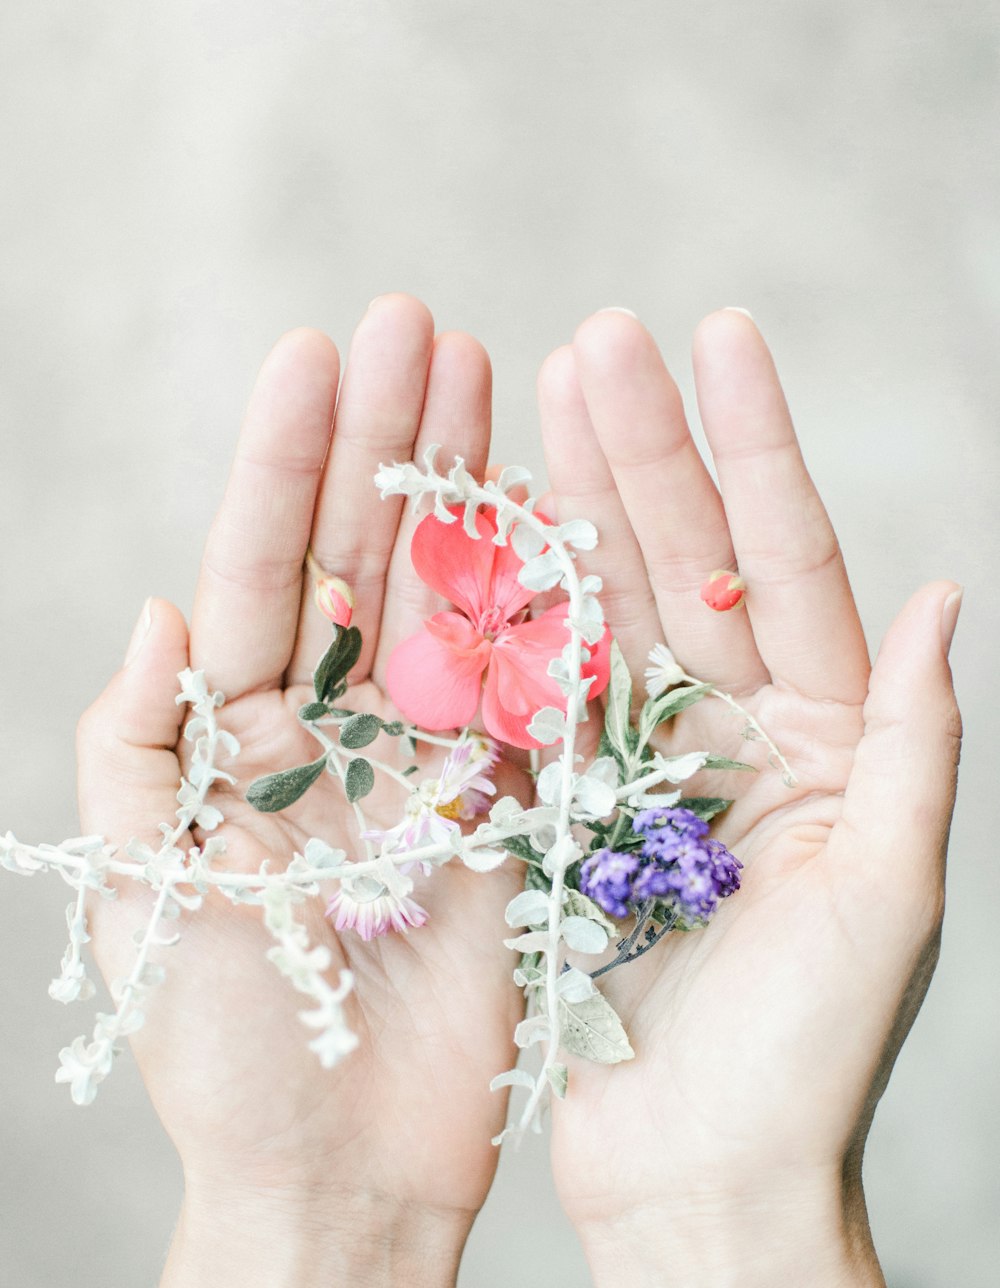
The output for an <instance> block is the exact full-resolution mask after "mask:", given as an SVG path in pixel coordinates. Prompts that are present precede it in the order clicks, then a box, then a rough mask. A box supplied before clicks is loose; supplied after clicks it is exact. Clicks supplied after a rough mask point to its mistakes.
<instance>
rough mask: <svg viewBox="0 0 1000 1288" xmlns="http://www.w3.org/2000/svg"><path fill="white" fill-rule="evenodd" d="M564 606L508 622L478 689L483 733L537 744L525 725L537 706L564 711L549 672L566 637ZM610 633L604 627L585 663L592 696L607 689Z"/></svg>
mask: <svg viewBox="0 0 1000 1288" xmlns="http://www.w3.org/2000/svg"><path fill="white" fill-rule="evenodd" d="M566 613H567V606H566V605H565V604H556V605H555V606H554V607H553V608H550V609H549V610H548V611H547V612H545V613H543V614H542V615H541V616H540V617H537V618H535V620H534V621H530V622H521V623H520V624H518V625H516V626H510V627H508V629H507V630H506V631H504V632H503V634H502V635H501V636H499V638H498V639H497V641H496V643H495V644H494V646H493V654H492V656H491V658H490V665H489V670H488V671H487V674H486V687H485V689H484V691H483V724H484V725H485V727H486V730H487V732H488V733H491V734H492V735H493V736H494V737H495V738H501V739H502V740H503V741H504V742H507V743H510V745H511V746H513V747H538V746H540V745H541V744H540V743H538V742H536V741H535V739H534V738H532V737H531V735H530V734H529V733H528V725H529V724H530V723H531V719H532V717H533V716H534V715H535V713H536V712H537V711H539V710H541V708H542V707H558V708H559V709H560V710H561V711H565V710H566V696H565V694H564V693H563V691H562V690H561V689H560V688H559V686H558V684H556V682H555V680H553V679H552V677H551V676H550V675H549V674H548V665H549V662H550V661H551V660H552V659H553V658H554V657H558V656H559V655H560V653H561V652H562V651H563V649H564V648H565V646H566V644H567V643H568V642H569V631H568V630H567V629H566ZM610 650H611V632H610V631H607V630H606V631H605V633H604V636H603V638H602V639H601V640H600V642H599V643H598V644H597V645H595V646H594V647H593V648H592V649H591V659H590V661H589V662H586V663H584V666H583V668H582V673H583V675H584V676H585V677H587V676H590V675H593V676H595V677H596V678H595V681H594V684H593V685H592V686H591V690H590V692H591V696H593V697H596V696H597V695H598V694H599V693H602V692H603V691H604V689H606V688H607V684H608V677H609V675H610V670H611V660H610Z"/></svg>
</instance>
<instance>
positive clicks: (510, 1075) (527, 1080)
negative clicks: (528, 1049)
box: [490, 1069, 535, 1091]
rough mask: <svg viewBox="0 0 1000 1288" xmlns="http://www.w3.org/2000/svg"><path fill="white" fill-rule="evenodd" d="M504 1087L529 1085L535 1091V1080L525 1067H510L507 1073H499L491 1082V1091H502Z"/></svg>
mask: <svg viewBox="0 0 1000 1288" xmlns="http://www.w3.org/2000/svg"><path fill="white" fill-rule="evenodd" d="M503 1087H527V1088H528V1090H529V1091H534V1089H535V1080H534V1078H533V1077H532V1076H531V1074H530V1073H528V1072H527V1071H526V1070H524V1069H508V1070H507V1072H506V1073H498V1074H497V1076H496V1077H495V1078H494V1079H493V1080H492V1081H491V1082H490V1091H500V1090H501V1088H503Z"/></svg>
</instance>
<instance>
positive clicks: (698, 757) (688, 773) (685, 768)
mask: <svg viewBox="0 0 1000 1288" xmlns="http://www.w3.org/2000/svg"><path fill="white" fill-rule="evenodd" d="M707 759H708V752H706V751H689V752H687V754H686V755H683V756H661V755H660V753H659V752H657V753H656V755H655V756H654V757H653V762H652V765H651V766H650V768H651V769H656V770H660V771H662V773H663V774H664V775H665V776H666V778H667V780H668V781H669V782H671V783H683V782H684V781H685V779H688V778H692V777H693V776H694V775H695V774H696V773H697V772H698V770H699V769H701V767H702V766H703V765H704V763H705V761H706V760H707Z"/></svg>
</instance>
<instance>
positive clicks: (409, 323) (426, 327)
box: [357, 291, 434, 336]
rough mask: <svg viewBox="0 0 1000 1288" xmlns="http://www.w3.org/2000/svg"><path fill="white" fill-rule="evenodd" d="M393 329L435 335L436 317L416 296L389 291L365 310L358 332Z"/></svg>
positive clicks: (379, 296)
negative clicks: (374, 328)
mask: <svg viewBox="0 0 1000 1288" xmlns="http://www.w3.org/2000/svg"><path fill="white" fill-rule="evenodd" d="M376 325H377V326H379V327H386V326H388V327H391V328H392V329H393V330H395V329H396V328H397V327H402V328H403V329H405V330H422V331H425V332H427V333H428V335H429V336H433V334H434V317H433V315H432V313H431V311H430V309H429V308H428V307H427V305H426V304H425V303H424V302H423V300H419V299H417V297H416V296H415V295H408V294H407V293H406V292H405V291H388V292H387V293H386V294H385V295H376V296H375V298H374V299H373V300H372V302H371V303H370V304H369V305H368V308H367V309H366V310H365V312H364V315H363V317H362V318H361V321H360V322H359V323H358V327H357V329H358V331H361V330H363V329H365V330H366V329H367V328H368V327H371V326H376Z"/></svg>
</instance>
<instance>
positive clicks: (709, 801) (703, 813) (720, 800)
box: [677, 796, 733, 823]
mask: <svg viewBox="0 0 1000 1288" xmlns="http://www.w3.org/2000/svg"><path fill="white" fill-rule="evenodd" d="M732 803H733V802H732V801H727V800H726V799H725V798H724V797H722V796H685V797H684V798H683V799H682V800H679V801H678V802H677V809H689V810H690V811H691V813H692V814H697V815H698V817H699V818H703V819H704V820H705V822H706V823H707V822H708V820H709V819H710V818H715V816H716V814H721V813H722V811H723V810H725V809H728V808H729V807H730V805H732Z"/></svg>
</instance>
